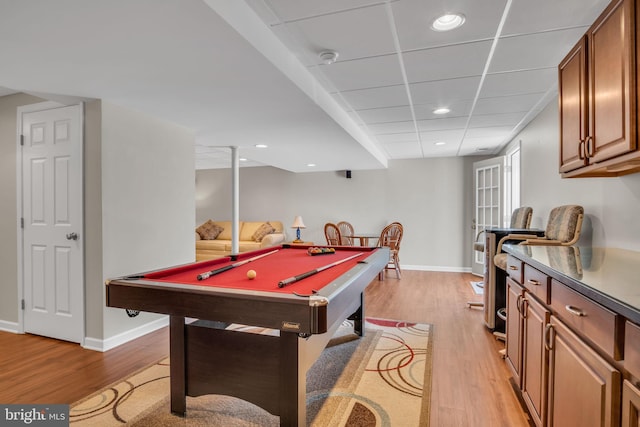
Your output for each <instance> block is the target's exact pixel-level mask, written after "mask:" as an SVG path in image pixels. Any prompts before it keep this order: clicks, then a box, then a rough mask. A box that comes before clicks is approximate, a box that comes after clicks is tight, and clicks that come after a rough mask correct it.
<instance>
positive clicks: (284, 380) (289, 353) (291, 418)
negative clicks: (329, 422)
mask: <svg viewBox="0 0 640 427" xmlns="http://www.w3.org/2000/svg"><path fill="white" fill-rule="evenodd" d="M306 374H307V373H306V372H300V347H299V340H298V334H297V333H294V332H283V331H280V426H283V427H290V426H291V427H295V426H305V425H307V406H306V405H307V375H306Z"/></svg>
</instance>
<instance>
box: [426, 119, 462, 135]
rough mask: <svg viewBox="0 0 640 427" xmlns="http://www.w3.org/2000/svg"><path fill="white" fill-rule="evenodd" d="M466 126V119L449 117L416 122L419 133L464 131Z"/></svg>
mask: <svg viewBox="0 0 640 427" xmlns="http://www.w3.org/2000/svg"><path fill="white" fill-rule="evenodd" d="M466 124H467V117H466V116H462V117H451V118H446V119H431V120H420V121H418V128H419V129H420V131H421V132H424V131H432V130H451V129H464V128H465V126H466Z"/></svg>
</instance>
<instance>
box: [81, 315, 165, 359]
mask: <svg viewBox="0 0 640 427" xmlns="http://www.w3.org/2000/svg"><path fill="white" fill-rule="evenodd" d="M165 326H169V316H164V317H161V318H160V319H157V320H154V321H152V322H149V323H145V324H144V325H140V326H138V327H137V328H133V329H130V330H128V331H125V332H122V333H120V334H118V335H115V336H113V337H111V338H107V339H105V340H101V339H99V338H91V337H85V338H84V344H83V345H82V347H83V348H86V349H87V350H95V351H102V352H104V351H109V350H111V349H112V348H116V347H118V346H120V345H122V344H125V343H127V342H129V341H132V340H135V339H137V338H140V337H141V336H144V335H146V334H148V333H151V332H153V331H157V330H158V329H162V328H164V327H165Z"/></svg>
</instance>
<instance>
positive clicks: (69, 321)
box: [18, 105, 84, 343]
mask: <svg viewBox="0 0 640 427" xmlns="http://www.w3.org/2000/svg"><path fill="white" fill-rule="evenodd" d="M34 108H37V106H35V107H34V106H29V107H28V108H27V107H22V108H20V109H19V110H18V113H19V116H18V120H19V121H20V122H21V129H22V137H21V140H22V142H21V143H22V150H21V168H20V172H21V179H19V181H21V193H22V197H21V199H22V200H21V202H22V209H21V211H22V215H21V223H22V227H23V228H22V245H21V246H22V256H21V261H22V274H21V277H22V296H23V302H22V308H23V310H24V311H23V326H24V331H25V332H28V333H33V334H38V335H44V336H47V337H52V338H57V339H62V340H66V341H72V342H78V343H81V342H82V338H83V335H84V274H83V244H82V241H83V237H84V236H83V233H82V231H83V218H82V178H83V176H82V140H83V136H82V106H81V105H74V106H69V107H60V108H49V109H46V110H42V111H33V110H34Z"/></svg>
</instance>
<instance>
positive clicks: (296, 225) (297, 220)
mask: <svg viewBox="0 0 640 427" xmlns="http://www.w3.org/2000/svg"><path fill="white" fill-rule="evenodd" d="M291 228H305V226H304V222H302V217H301V216H300V215H298V216H296V217H295V219H294V220H293V224H292V225H291Z"/></svg>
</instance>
